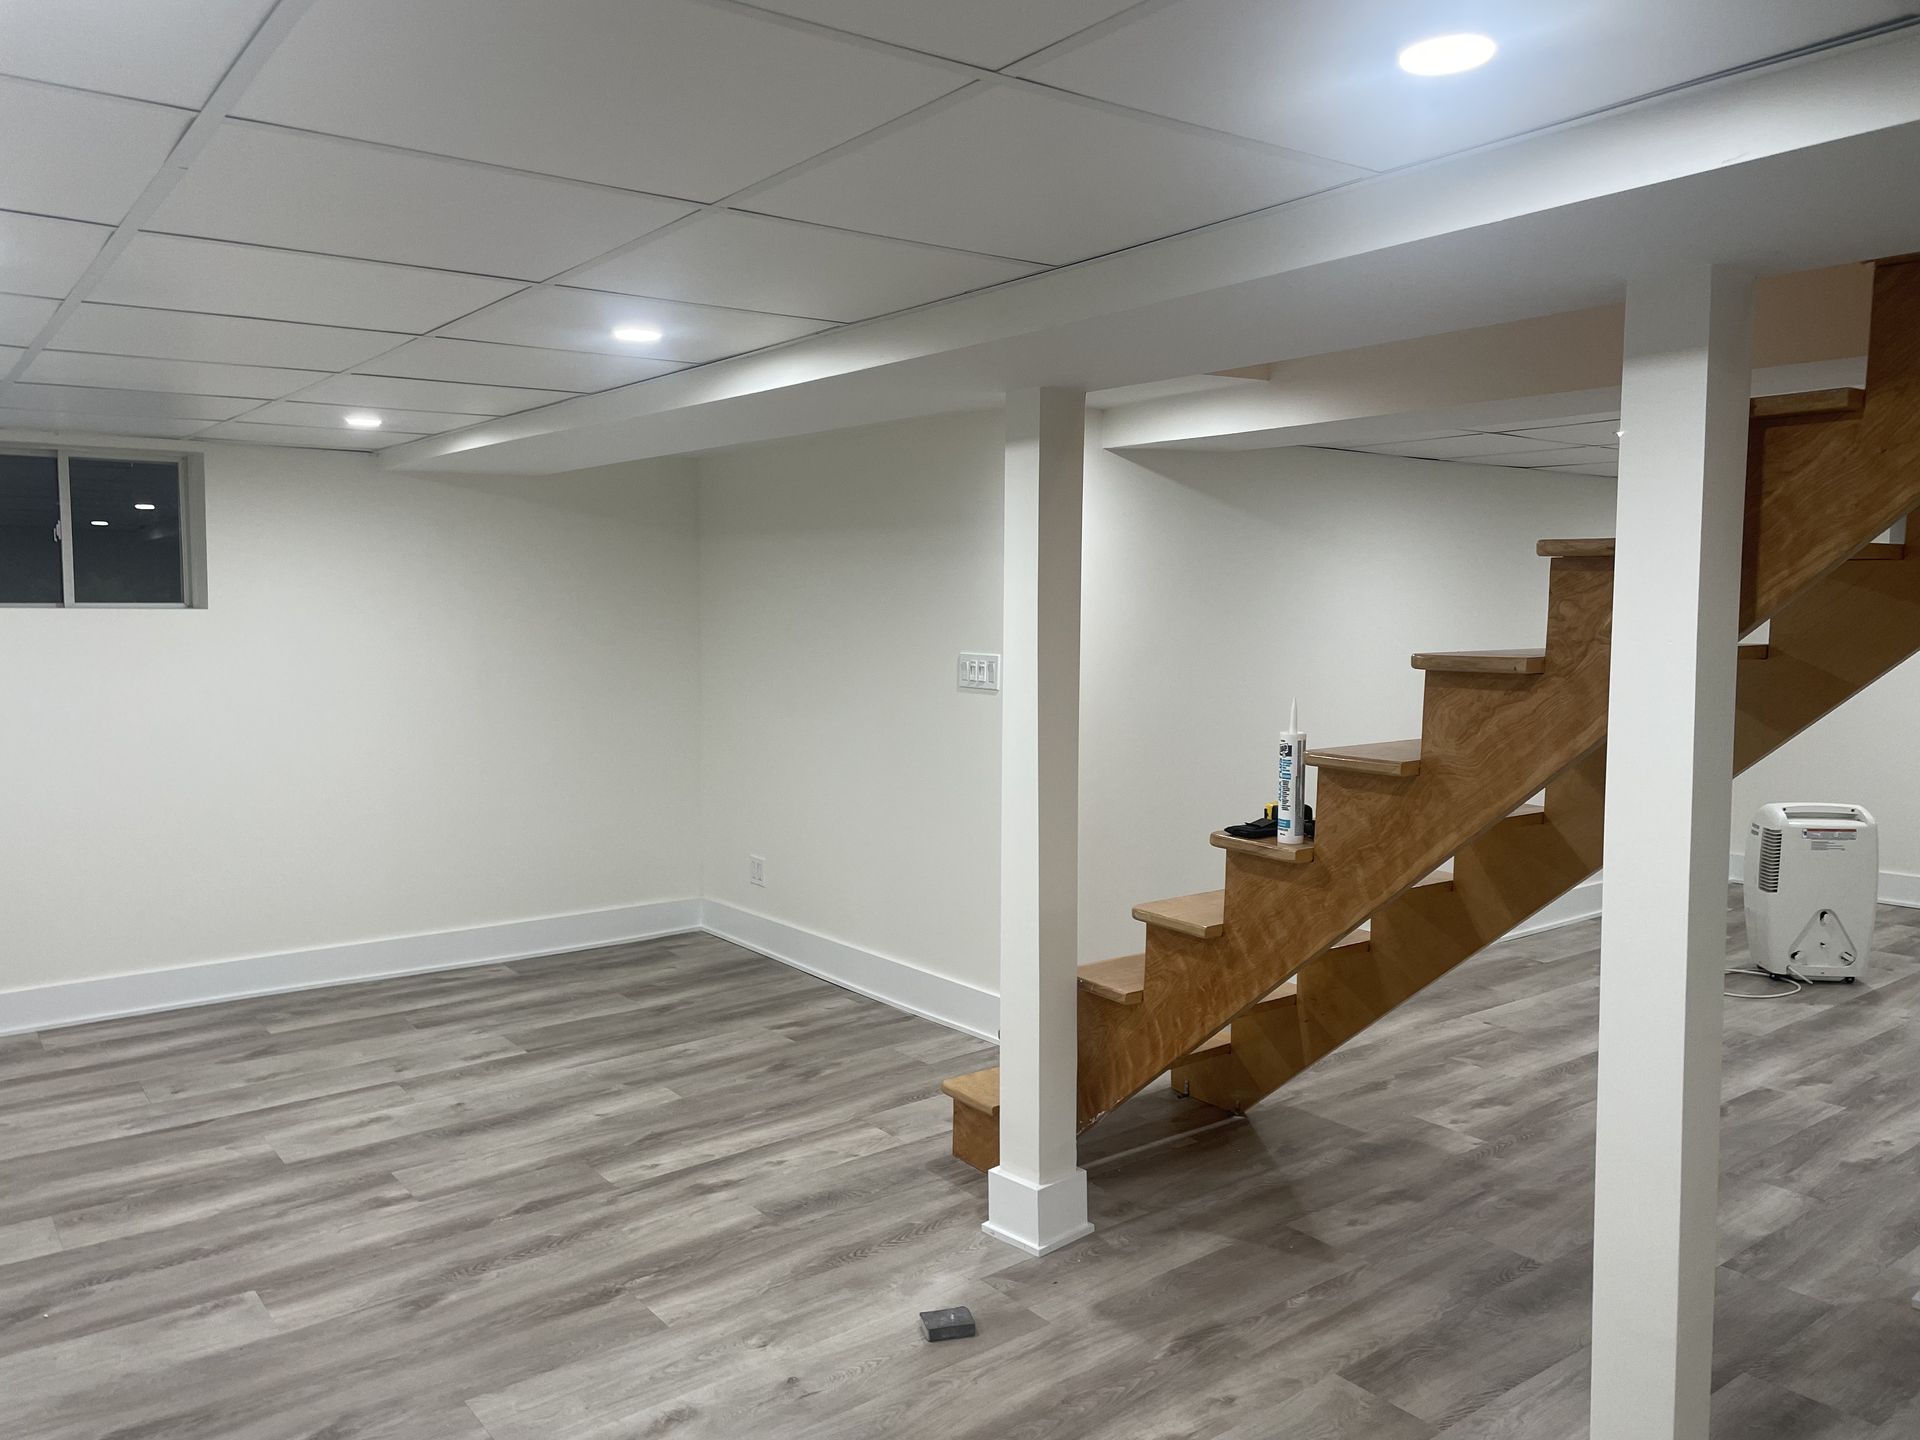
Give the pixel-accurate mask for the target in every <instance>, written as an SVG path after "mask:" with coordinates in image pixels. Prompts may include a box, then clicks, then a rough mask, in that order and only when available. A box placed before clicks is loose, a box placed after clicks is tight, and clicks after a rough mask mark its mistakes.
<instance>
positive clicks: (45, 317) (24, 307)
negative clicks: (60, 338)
mask: <svg viewBox="0 0 1920 1440" xmlns="http://www.w3.org/2000/svg"><path fill="white" fill-rule="evenodd" d="M0 243H4V242H0ZM59 308H60V302H59V301H57V300H42V299H38V298H37V297H35V296H32V295H0V344H7V345H31V344H32V343H33V339H34V337H35V336H36V335H38V334H39V333H40V332H41V330H42V329H44V328H45V327H46V323H47V321H49V320H51V319H52V318H53V312H54V311H56V310H58V309H59Z"/></svg>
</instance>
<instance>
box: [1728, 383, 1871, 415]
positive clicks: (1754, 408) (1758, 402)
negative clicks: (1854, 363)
mask: <svg viewBox="0 0 1920 1440" xmlns="http://www.w3.org/2000/svg"><path fill="white" fill-rule="evenodd" d="M1866 404H1867V392H1866V391H1864V390H1861V389H1858V388H1846V387H1838V388H1835V389H1832V390H1801V391H1798V392H1796V393H1794V394H1791V395H1756V396H1754V397H1753V399H1752V400H1751V401H1750V402H1749V403H1748V406H1747V414H1748V416H1749V417H1750V418H1751V419H1754V420H1772V421H1775V422H1778V421H1782V420H1825V419H1829V418H1831V417H1832V416H1835V415H1858V414H1859V413H1860V412H1861V411H1862V410H1864V409H1865V408H1866Z"/></svg>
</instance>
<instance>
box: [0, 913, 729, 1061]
mask: <svg viewBox="0 0 1920 1440" xmlns="http://www.w3.org/2000/svg"><path fill="white" fill-rule="evenodd" d="M699 928H700V901H698V900H657V901H654V902H652V903H651V904H644V905H621V906H616V907H615V908H613V909H610V910H583V911H577V912H575V913H573V914H570V915H545V916H541V917H539V918H537V919H533V920H510V921H508V922H506V923H505V924H500V925H477V926H473V927H471V928H469V929H465V930H442V931H437V932H435V933H432V934H427V935H397V936H393V937H391V938H388V939H384V940H361V941H356V942H353V943H351V944H346V945H327V946H323V947H321V948H319V949H314V950H290V951H286V952H284V953H282V954H278V955H252V956H247V957H244V958H241V959H235V960H214V961H209V962H207V963H204V964H198V965H180V966H176V967H174V968H173V969H171V970H149V971H144V972H142V973H140V974H137V975H108V976H104V977H102V978H99V979H94V980H70V981H66V982H63V983H60V984H54V985H36V986H33V987H31V988H29V989H25V990H8V991H4V992H0V1035H7V1034H14V1033H17V1032H20V1031H27V1030H51V1029H54V1028H57V1027H59V1026H63V1025H79V1024H82V1023H84V1022H85V1021H88V1020H111V1019H114V1018H115V1017H117V1016H123V1015H144V1014H147V1013H149V1012H152V1011H156V1010H177V1009H180V1008H182V1007H183V1006H187V1005H208V1004H212V1003H213V1002H215V1001H219V1000H239V999H243V998H245V997H247V996H249V995H277V994H281V993H284V992H286V991H289V990H311V989H315V988H317V987H320V986H323V985H346V984H350V983H352V982H353V981H356V980H380V979H389V978H391V977H393V976H396V975H416V974H420V973H422V972H424V971H429V970H455V969H460V968H462V967H464V966H469V965H491V964H497V963H499V962H500V961H502V960H527V959H531V958H532V957H534V956H536V955H553V954H558V953H560V952H562V951H566V950H587V949H591V948H593V947H594V946H596V945H617V944H621V943H624V942H626V941H629V940H648V939H652V938H653V937H655V936H658V935H675V934H681V933H684V932H686V931H688V930H697V929H699Z"/></svg>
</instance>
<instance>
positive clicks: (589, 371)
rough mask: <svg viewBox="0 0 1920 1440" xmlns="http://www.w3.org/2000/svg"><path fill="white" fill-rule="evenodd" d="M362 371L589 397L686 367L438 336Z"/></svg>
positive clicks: (399, 350) (396, 353) (404, 346)
mask: <svg viewBox="0 0 1920 1440" xmlns="http://www.w3.org/2000/svg"><path fill="white" fill-rule="evenodd" d="M360 368H361V370H362V371H363V372H364V373H365V374H367V375H385V376H395V377H400V378H407V379H422V380H455V381H460V382H462V383H467V384H474V385H510V386H524V387H528V388H532V389H541V390H567V391H572V392H576V393H585V392H588V391H593V390H611V389H613V388H614V387H616V386H619V385H631V384H633V383H635V382H636V381H639V380H651V379H652V378H653V377H654V376H656V375H665V374H668V373H669V372H671V371H674V370H679V369H682V368H684V367H682V366H680V365H676V364H674V363H673V362H672V361H670V360H635V359H631V358H629V357H627V356H616V355H588V354H583V353H581V352H579V351H568V350H544V349H540V348H537V347H534V346H530V345H488V344H481V343H480V342H478V341H474V340H443V339H440V338H439V337H437V336H435V337H430V338H428V339H425V340H414V341H411V342H409V343H408V344H406V345H403V346H401V347H400V348H399V349H398V350H396V351H394V352H393V353H392V354H391V355H382V356H381V357H380V358H379V359H377V360H374V361H371V362H369V363H368V364H366V365H364V366H362V367H360Z"/></svg>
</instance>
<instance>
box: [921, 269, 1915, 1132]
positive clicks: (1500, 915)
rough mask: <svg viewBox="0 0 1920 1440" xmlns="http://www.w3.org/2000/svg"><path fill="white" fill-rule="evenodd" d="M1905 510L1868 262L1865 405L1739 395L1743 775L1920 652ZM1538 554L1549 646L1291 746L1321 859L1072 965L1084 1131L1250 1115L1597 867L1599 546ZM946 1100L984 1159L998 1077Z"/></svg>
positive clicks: (1295, 854) (1899, 309) (1470, 658)
mask: <svg viewBox="0 0 1920 1440" xmlns="http://www.w3.org/2000/svg"><path fill="white" fill-rule="evenodd" d="M1916 509H1920V257H1906V258H1904V259H1903V260H1901V261H1885V262H1881V264H1880V265H1879V266H1878V267H1876V271H1875V276H1874V303H1873V330H1872V340H1871V345H1870V353H1869V360H1868V376H1867V388H1866V390H1865V391H1864V392H1862V391H1857V390H1835V391H1820V392H1815V393H1812V394H1805V395H1797V396H1771V397H1767V398H1764V399H1760V400H1756V401H1754V402H1753V409H1752V419H1751V422H1750V432H1749V441H1748V497H1747V518H1746V531H1745V546H1744V560H1743V563H1744V575H1743V582H1742V597H1741V624H1740V631H1741V633H1742V634H1746V633H1748V632H1750V631H1751V630H1753V629H1754V628H1755V627H1756V626H1758V625H1759V624H1760V623H1761V622H1762V621H1769V620H1770V621H1771V622H1772V624H1771V633H1770V635H1769V637H1768V640H1767V642H1766V643H1765V644H1751V645H1742V646H1741V647H1740V659H1739V664H1738V676H1739V679H1738V692H1737V709H1738V720H1737V727H1736V734H1735V767H1736V772H1737V771H1738V770H1743V769H1745V768H1746V767H1747V766H1749V765H1752V764H1753V763H1754V762H1755V761H1756V760H1758V759H1760V758H1761V757H1762V756H1763V755H1766V754H1767V753H1768V752H1770V751H1772V750H1773V749H1775V748H1776V747H1777V746H1779V745H1780V744H1782V743H1783V742H1784V741H1786V740H1787V739H1788V738H1790V737H1791V736H1793V735H1795V734H1797V733H1798V732H1799V731H1801V730H1803V729H1805V728H1806V727H1807V726H1808V725H1811V724H1812V723H1813V722H1814V721H1816V720H1818V719H1819V718H1820V717H1821V716H1822V715H1825V714H1827V713H1828V712H1829V711H1831V710H1832V709H1834V708H1835V707H1836V706H1837V705H1839V704H1840V703H1841V702H1842V701H1844V700H1846V699H1847V698H1848V697H1850V696H1852V695H1854V694H1856V693H1857V692H1858V691H1860V690H1861V689H1863V688H1864V687H1865V686H1867V685H1869V684H1871V683H1872V682H1873V681H1874V680H1875V679H1877V678H1879V677H1880V676H1881V675H1883V674H1885V673H1886V672H1887V671H1888V670H1891V669H1892V668H1893V667H1894V666H1896V665H1898V664H1900V663H1901V661H1903V660H1905V659H1906V658H1907V657H1908V656H1910V655H1912V654H1914V653H1916V652H1920V543H1916V545H1915V546H1913V547H1912V548H1911V549H1910V548H1909V547H1907V546H1902V545H1888V544H1879V543H1875V537H1877V536H1879V535H1881V534H1882V533H1884V532H1885V531H1886V530H1887V529H1888V528H1889V527H1890V526H1892V525H1893V524H1895V522H1897V521H1899V520H1901V519H1902V518H1903V517H1906V516H1907V515H1908V514H1909V513H1910V512H1912V511H1915V510H1916ZM1910 533H1912V534H1913V535H1914V537H1915V539H1916V541H1917V542H1920V530H1914V531H1912V532H1910ZM1539 553H1540V555H1542V556H1543V557H1546V558H1547V559H1548V561H1549V563H1550V566H1551V578H1550V582H1549V587H1548V596H1547V621H1546V644H1545V646H1544V647H1542V648H1541V649H1539V650H1526V651H1513V650H1501V651H1461V652H1455V653H1450V654H1421V655H1416V656H1414V657H1413V664H1414V666H1415V668H1417V669H1419V670H1422V671H1424V672H1425V674H1426V692H1425V701H1424V705H1423V711H1422V722H1421V731H1422V733H1421V736H1420V738H1419V739H1417V740H1400V741H1392V742H1388V743H1386V744H1369V745H1350V746H1341V747H1329V748H1326V749H1321V750H1315V751H1310V752H1309V753H1308V756H1307V762H1308V764H1310V765H1313V766H1315V767H1317V769H1318V770H1319V786H1318V794H1317V796H1316V801H1315V806H1314V810H1315V816H1316V820H1317V833H1316V835H1315V839H1314V841H1313V843H1312V844H1310V845H1304V846H1298V847H1284V846H1279V845H1276V844H1274V843H1272V842H1270V841H1269V842H1261V841H1248V840H1239V839H1235V838H1233V837H1230V836H1227V835H1224V834H1215V835H1214V836H1213V837H1212V843H1213V844H1214V845H1215V846H1217V847H1218V848H1219V849H1220V850H1221V851H1222V852H1223V859H1224V863H1225V878H1226V883H1225V886H1224V888H1223V889H1220V890H1211V891H1207V892H1204V893H1202V894H1197V895H1183V896H1177V897H1175V898H1172V899H1168V900H1157V901H1153V902H1150V903H1148V904H1144V905H1138V906H1135V907H1134V911H1133V914H1134V917H1135V918H1136V919H1138V920H1140V921H1142V922H1144V924H1145V926H1146V948H1145V949H1144V951H1142V952H1141V953H1140V954H1137V955H1127V956H1121V957H1119V958H1116V959H1112V960H1103V961H1098V962H1096V963H1094V964H1090V965H1085V966H1082V967H1081V970H1080V994H1079V1123H1080V1128H1081V1129H1083V1130H1084V1129H1086V1128H1087V1127H1088V1126H1090V1125H1092V1124H1094V1123H1095V1122H1096V1121H1098V1120H1099V1119H1100V1118H1101V1116H1103V1115H1105V1114H1107V1113H1108V1112H1109V1111H1110V1110H1112V1109H1113V1108H1114V1107H1115V1106H1117V1105H1119V1104H1120V1103H1121V1102H1122V1101H1124V1100H1126V1099H1127V1098H1128V1097H1129V1096H1131V1095H1133V1094H1135V1093H1137V1092H1138V1091H1139V1090H1141V1089H1142V1088H1144V1087H1145V1086H1147V1085H1148V1084H1150V1083H1152V1081H1153V1080H1154V1079H1155V1078H1156V1077H1158V1076H1159V1075H1162V1074H1165V1073H1168V1072H1171V1074H1172V1078H1173V1085H1174V1088H1175V1089H1176V1090H1177V1091H1179V1092H1180V1093H1181V1094H1184V1095H1190V1096H1192V1097H1193V1098H1195V1099H1198V1100H1204V1101H1206V1102H1208V1103H1209V1104H1212V1105H1216V1106H1219V1107H1221V1108H1222V1109H1226V1110H1236V1111H1237V1110H1244V1109H1246V1108H1247V1107H1248V1106H1250V1105H1252V1104H1253V1103H1254V1102H1255V1101H1257V1100H1259V1099H1261V1098H1262V1097H1264V1096H1266V1095H1268V1094H1271V1093H1272V1092H1273V1091H1274V1090H1275V1089H1277V1088H1279V1087H1280V1086H1281V1085H1284V1084H1285V1083H1286V1082H1287V1081H1288V1080H1290V1079H1292V1078H1293V1077H1294V1076H1295V1075H1298V1074H1299V1073H1300V1072H1301V1071H1303V1070H1304V1069H1306V1068H1307V1067H1308V1066H1309V1065H1312V1064H1313V1063H1314V1062H1315V1061H1316V1060H1319V1059H1320V1058H1321V1057H1323V1056H1325V1055H1327V1054H1328V1053H1329V1052H1331V1051H1332V1050H1334V1049H1335V1048H1337V1047H1338V1046H1339V1045H1341V1044H1343V1043H1344V1042H1345V1041H1347V1040H1349V1039H1351V1038H1352V1037H1353V1036H1355V1035H1357V1034H1359V1033H1360V1032H1361V1031H1362V1030H1364V1029H1365V1028H1366V1027H1367V1026H1369V1025H1371V1024H1372V1023H1373V1022H1374V1021H1375V1020H1377V1019H1379V1018H1380V1017H1381V1016H1383V1015H1385V1014H1386V1013H1387V1012H1388V1011H1390V1010H1392V1009H1393V1008H1394V1007H1396V1006H1397V1005H1399V1004H1400V1003H1401V1002H1403V1001H1405V1000H1406V999H1408V998H1409V997H1410V996H1412V995H1414V994H1416V993H1417V992H1419V991H1420V990H1422V989H1424V988H1425V987H1426V986H1427V985H1430V984H1432V983H1433V982H1434V981H1435V980H1437V979H1439V978H1440V977H1441V976H1442V975H1444V974H1446V973H1447V971H1449V970H1451V969H1453V968H1454V966H1456V965H1458V964H1460V963H1461V962H1462V961H1463V960H1465V959H1467V957H1469V956H1470V955H1472V954H1474V953H1475V952H1476V951H1478V950H1480V949H1481V948H1482V947H1484V946H1486V945H1487V944H1489V943H1491V942H1492V941H1494V940H1497V939H1498V938H1499V937H1500V936H1502V935H1503V934H1505V933H1506V932H1507V931H1508V930H1510V929H1512V928H1513V927H1514V926H1515V925H1517V924H1519V923H1520V922H1521V921H1523V920H1525V919H1526V918H1527V917H1528V916H1530V915H1532V914H1533V913H1534V912H1535V911H1537V910H1539V909H1540V908H1541V907H1542V906H1544V905H1546V904H1547V903H1549V902H1550V901H1552V900H1554V899H1555V898H1557V897H1558V896H1560V895H1562V894H1564V893H1565V892H1566V891H1568V890H1569V889H1571V888H1572V887H1573V886H1575V885H1577V884H1579V883H1580V882H1581V881H1583V880H1585V879H1586V878H1587V877H1589V876H1590V875H1592V874H1593V873H1594V872H1595V871H1596V870H1598V869H1599V868H1600V862H1601V854H1600V843H1601V817H1602V814H1603V809H1604V804H1605V791H1606V749H1605V746H1606V723H1607V677H1608V668H1609V659H1610V639H1611V628H1612V611H1613V542H1612V541H1611V540H1608V539H1573V540H1543V541H1542V542H1540V545H1539ZM1734 638H1735V637H1733V636H1729V637H1728V643H1729V644H1732V643H1734ZM1542 795H1544V797H1545V799H1544V804H1536V803H1531V802H1533V801H1534V800H1535V797H1538V796H1542ZM942 1089H943V1090H944V1091H945V1092H946V1093H947V1094H948V1095H950V1096H951V1097H952V1099H953V1102H954V1109H953V1113H954V1123H953V1153H954V1154H955V1155H957V1156H959V1157H960V1158H961V1159H963V1160H966V1161H967V1162H968V1163H970V1164H972V1165H975V1166H978V1167H979V1168H981V1169H987V1168H990V1167H991V1166H993V1165H995V1164H997V1163H998V1159H999V1121H998V1116H999V1076H998V1072H997V1071H996V1070H983V1071H977V1072H975V1073H973V1074H971V1075H962V1076H957V1077H955V1078H954V1079H951V1080H948V1081H947V1082H945V1084H944V1085H943V1086H942Z"/></svg>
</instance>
